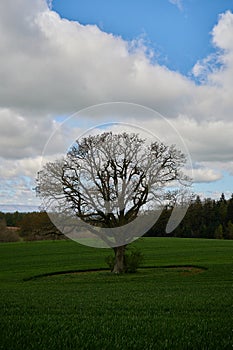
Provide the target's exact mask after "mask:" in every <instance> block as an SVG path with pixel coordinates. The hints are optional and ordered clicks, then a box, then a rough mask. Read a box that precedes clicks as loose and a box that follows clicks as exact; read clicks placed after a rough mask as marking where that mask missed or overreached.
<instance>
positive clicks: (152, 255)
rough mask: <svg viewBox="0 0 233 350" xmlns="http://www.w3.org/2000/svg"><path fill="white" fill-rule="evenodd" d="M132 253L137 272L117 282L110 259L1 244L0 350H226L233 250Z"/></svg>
mask: <svg viewBox="0 0 233 350" xmlns="http://www.w3.org/2000/svg"><path fill="white" fill-rule="evenodd" d="M133 245H134V246H136V247H138V248H140V250H141V251H142V253H143V255H144V262H143V265H142V268H140V269H139V270H138V272H137V273H135V274H125V275H120V276H117V275H113V274H111V273H110V272H109V271H107V270H106V268H107V265H106V263H105V257H106V256H107V255H109V254H110V253H111V250H108V249H95V248H90V247H86V246H82V245H80V244H77V243H75V242H72V241H40V242H19V243H2V244H0V310H1V313H0V325H1V331H0V349H2V350H13V349H14V350H22V349H23V350H29V349H30V350H31V349H33V350H41V349H46V350H53V349H56V350H62V349H78V350H82V349H90V350H98V349H100V350H104V349H109V350H110V349H111V350H114V349H119V350H120V349H121V350H124V349H129V350H130V349H139V350H140V349H142V350H147V349H148V350H149V349H153V350H154V349H156V350H157V349H173V350H174V349H185V350H186V349H188V350H189V349H197V350H202V349H203V350H204V349H206V350H207V349H209V350H210V349H213V350H218V349H219V350H223V349H232V347H233V322H232V321H233V319H232V314H233V307H232V305H233V275H232V273H233V241H226V240H207V239H186V238H183V239H180V238H142V239H140V240H138V241H137V242H135V243H134V244H133ZM94 269H99V271H92V272H78V271H81V270H82V271H83V270H84V271H85V270H94ZM69 271H73V273H69ZM75 271H76V272H75ZM58 272H63V273H62V274H56V273H58ZM74 272H75V273H74ZM46 274H47V275H46Z"/></svg>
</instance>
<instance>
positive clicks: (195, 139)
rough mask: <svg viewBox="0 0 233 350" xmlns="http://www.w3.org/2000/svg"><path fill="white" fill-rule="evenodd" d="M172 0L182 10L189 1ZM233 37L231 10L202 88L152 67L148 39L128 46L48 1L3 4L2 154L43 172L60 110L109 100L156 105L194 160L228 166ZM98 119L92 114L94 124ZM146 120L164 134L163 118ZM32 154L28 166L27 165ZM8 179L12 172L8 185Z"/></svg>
mask: <svg viewBox="0 0 233 350" xmlns="http://www.w3.org/2000/svg"><path fill="white" fill-rule="evenodd" d="M170 2H172V3H173V4H175V5H177V6H178V7H179V8H180V9H182V2H181V1H175V0H171V1H170ZM50 5H51V2H50ZM232 37H233V14H232V13H231V12H229V11H228V12H226V13H225V14H222V15H221V16H220V17H219V22H218V23H217V24H216V26H215V27H214V28H213V31H212V38H213V44H214V45H215V47H216V54H215V55H212V56H209V57H206V58H204V59H203V60H202V61H199V62H197V64H196V65H195V66H194V68H193V73H194V75H195V77H196V78H199V79H200V78H201V80H202V84H201V85H196V84H195V83H194V82H193V81H191V79H188V78H187V77H185V76H182V75H181V74H179V73H177V72H173V71H170V70H169V69H168V68H166V67H164V66H160V65H159V64H157V63H152V62H151V61H150V54H147V52H148V51H150V50H147V48H146V47H145V45H144V44H143V42H142V41H136V44H135V42H133V43H129V42H126V41H124V40H123V39H122V38H121V37H117V36H114V35H111V34H107V33H105V32H103V31H101V30H100V29H99V28H98V27H97V26H93V25H86V26H84V25H81V24H80V23H78V22H72V21H69V20H65V19H61V18H60V17H59V15H58V14H56V13H55V12H53V11H51V10H50V9H49V7H48V4H47V3H46V1H45V0H34V1H33V2H32V1H31V0H8V1H2V2H1V3H0V76H1V84H0V150H1V154H0V156H1V157H2V158H4V159H5V162H6V163H5V165H4V163H3V162H2V166H3V168H4V169H5V174H7V171H9V172H10V170H11V171H12V172H13V173H14V172H15V179H16V178H17V176H22V174H23V171H24V174H27V176H32V177H33V176H34V175H33V172H34V171H35V169H34V170H33V171H29V170H26V169H28V167H29V163H30V162H33V161H34V159H36V158H37V157H38V156H39V155H40V154H41V152H42V150H43V147H44V145H45V143H46V140H47V139H48V137H49V136H50V134H51V133H52V132H53V131H54V129H55V128H56V126H57V122H56V121H55V120H56V116H57V115H63V114H66V115H68V114H70V113H72V112H75V111H77V110H79V109H81V108H84V107H87V106H90V105H93V104H97V103H102V102H110V101H126V102H134V103H138V104H142V105H145V106H148V107H151V108H154V109H155V110H157V111H158V112H160V113H162V114H163V115H164V116H165V117H166V118H168V119H170V120H171V121H172V123H173V124H174V126H175V127H176V128H177V130H178V131H179V132H180V134H181V136H182V137H183V139H184V141H185V142H186V143H187V145H188V148H189V150H190V153H191V157H192V158H193V161H194V162H196V161H198V162H199V163H200V164H202V163H203V162H206V161H210V163H211V162H212V163H214V162H217V161H219V162H221V163H222V164H224V169H226V167H227V164H230V162H232V154H233V146H232V136H233V122H232V110H233V99H232V96H233V78H232V77H233V41H232ZM125 121H126V120H125ZM99 122H100V120H98V121H97V120H94V119H93V120H92V124H98V123H99ZM81 123H82V124H83V125H84V124H85V123H84V121H83V120H82V121H81ZM143 125H144V126H145V127H147V128H148V129H150V130H154V131H155V132H157V130H158V127H159V125H158V123H156V122H155V121H154V120H144V121H143ZM160 127H161V130H162V131H163V132H164V133H165V136H167V139H170V140H172V135H170V136H169V135H166V132H167V131H166V130H164V129H163V127H162V126H161V125H160ZM62 138H63V135H62V133H60V134H58V138H57V140H56V143H55V147H54V151H57V150H58V149H59V147H61V145H62ZM25 159H28V162H29V163H28V164H27V167H23V166H22V164H20V163H19V161H20V160H22V162H23V163H24V162H26V161H25ZM8 161H10V162H12V163H7V162H8ZM14 162H15V164H17V167H18V171H16V168H15V167H14V166H13V164H14ZM35 164H36V163H35ZM208 166H209V171H208V169H206V170H205V173H206V174H207V175H208V176H207V175H206V176H207V177H206V178H209V179H211V178H212V179H213V180H212V181H215V178H216V176H218V172H217V173H216V172H215V171H213V170H211V169H212V167H211V164H209V165H208ZM23 169H24V170H23ZM221 170H223V168H221ZM200 171H201V170H199V172H200ZM19 173H20V174H21V175H19ZM2 176H3V173H2ZM7 176H9V177H10V176H11V175H10V173H8V175H5V177H4V181H6V178H7ZM200 176H201V175H200V174H199V177H200ZM202 177H203V178H204V175H203V176H202Z"/></svg>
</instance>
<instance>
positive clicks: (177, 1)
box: [169, 0, 183, 11]
mask: <svg viewBox="0 0 233 350" xmlns="http://www.w3.org/2000/svg"><path fill="white" fill-rule="evenodd" d="M169 2H170V3H171V4H172V5H175V6H177V7H178V9H179V10H180V11H182V10H183V3H182V0H169Z"/></svg>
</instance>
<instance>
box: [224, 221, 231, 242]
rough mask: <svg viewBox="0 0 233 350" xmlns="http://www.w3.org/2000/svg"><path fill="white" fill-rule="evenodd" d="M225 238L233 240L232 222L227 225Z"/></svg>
mask: <svg viewBox="0 0 233 350" xmlns="http://www.w3.org/2000/svg"><path fill="white" fill-rule="evenodd" d="M225 238H226V239H233V223H232V222H231V221H228V223H227V227H226V232H225Z"/></svg>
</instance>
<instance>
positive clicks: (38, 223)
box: [20, 212, 65, 240]
mask: <svg viewBox="0 0 233 350" xmlns="http://www.w3.org/2000/svg"><path fill="white" fill-rule="evenodd" d="M20 236H21V237H22V238H23V239H24V240H48V239H52V240H54V239H55V240H56V239H64V238H65V236H64V235H63V234H62V233H61V232H60V231H59V230H58V229H57V228H56V226H54V224H53V223H52V222H51V220H50V218H49V217H48V215H47V213H45V212H32V213H27V214H25V215H24V216H23V219H22V220H21V222H20Z"/></svg>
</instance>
